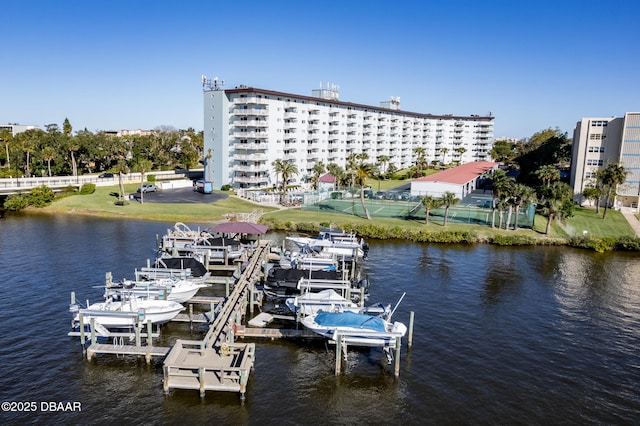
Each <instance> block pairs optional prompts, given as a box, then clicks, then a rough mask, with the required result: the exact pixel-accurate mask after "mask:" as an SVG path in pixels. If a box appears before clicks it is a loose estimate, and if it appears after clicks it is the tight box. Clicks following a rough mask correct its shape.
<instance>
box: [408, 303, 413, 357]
mask: <svg viewBox="0 0 640 426" xmlns="http://www.w3.org/2000/svg"><path fill="white" fill-rule="evenodd" d="M413 318H414V312H413V311H411V313H410V314H409V337H408V338H407V348H408V349H409V348H411V345H412V344H413Z"/></svg>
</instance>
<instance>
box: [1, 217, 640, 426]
mask: <svg viewBox="0 0 640 426" xmlns="http://www.w3.org/2000/svg"><path fill="white" fill-rule="evenodd" d="M172 225H173V224H170V223H159V222H144V221H134V220H111V219H99V218H92V217H75V216H68V215H65V216H59V217H55V216H6V217H3V218H2V219H0V271H1V279H0V306H1V309H0V324H1V329H2V332H1V333H0V402H10V403H13V404H11V405H12V407H10V408H16V409H18V408H19V409H21V410H22V412H17V411H5V407H6V406H5V405H4V404H3V412H2V413H0V422H1V423H2V424H25V423H28V424H54V423H64V424H87V425H91V424H107V423H111V422H113V421H122V422H128V423H134V422H135V423H143V424H179V423H183V424H184V422H186V421H188V422H189V423H191V424H204V423H214V422H215V423H217V424H228V425H236V424H238V425H244V424H247V425H267V424H279V425H282V424H284V425H302V424H331V425H333V424H335V425H353V424H367V425H382V424H398V423H403V424H406V425H413V424H421V425H422V424H437V425H441V424H479V423H480V424H580V425H584V424H629V425H631V424H638V423H640V283H639V281H638V277H639V276H640V257H639V256H638V255H637V254H635V253H633V254H629V253H605V254H598V253H594V252H590V251H582V250H574V249H570V248H566V247H531V248H529V247H527V248H501V247H495V246H491V245H470V246H459V245H434V244H413V243H408V242H399V241H392V242H390V241H369V243H370V245H371V251H370V256H369V260H368V261H367V262H366V264H365V266H364V273H365V274H366V275H367V276H368V278H369V280H370V282H371V296H370V301H371V302H385V303H392V304H394V303H395V302H396V301H397V300H398V299H399V298H400V296H401V295H402V293H403V292H406V293H407V295H406V297H405V298H404V300H403V301H402V303H401V304H400V306H399V307H398V309H397V311H396V312H395V314H394V319H395V320H396V321H403V322H406V323H408V321H409V315H410V312H414V313H415V330H414V336H413V346H412V347H411V348H410V349H408V348H407V347H406V339H405V341H404V342H403V348H402V354H401V361H400V375H399V377H398V378H397V379H396V378H395V377H394V374H393V365H387V363H386V360H385V358H384V356H383V354H382V353H381V352H380V351H379V350H377V349H372V350H359V351H358V350H353V351H350V352H349V360H348V362H347V365H346V366H343V368H344V371H343V373H342V374H340V375H339V376H337V377H336V376H335V373H334V350H333V348H331V347H330V348H329V349H327V348H326V347H325V346H324V345H323V344H308V343H298V342H287V341H260V340H258V341H256V344H257V349H256V363H255V371H254V372H253V373H252V375H251V377H250V380H249V386H248V390H247V394H246V397H247V399H246V400H245V401H244V402H241V401H240V399H239V396H238V394H235V393H223V392H221V393H216V392H207V394H206V396H205V397H204V398H200V396H199V394H198V392H197V391H186V390H184V391H182V390H176V391H171V393H170V394H169V395H167V396H165V395H164V392H163V389H162V377H163V376H162V363H161V361H159V360H155V361H153V362H152V363H151V364H150V365H147V364H146V363H145V361H144V358H142V359H136V358H134V357H116V356H110V355H100V356H98V357H97V360H94V361H92V362H87V361H86V360H85V359H83V356H82V350H81V346H80V344H79V341H78V339H77V338H71V337H68V336H67V332H68V331H69V329H70V322H71V314H70V313H69V312H68V305H69V299H70V292H71V291H75V292H76V295H77V298H78V300H79V301H84V300H86V299H89V300H90V301H97V300H98V299H99V298H100V296H101V290H100V289H99V288H96V287H99V286H101V285H103V283H104V275H105V272H108V271H110V272H112V273H113V276H114V278H115V279H120V278H125V277H126V278H130V277H132V276H133V271H134V269H135V268H139V267H141V266H144V265H145V263H146V259H149V258H152V257H153V256H154V248H155V244H156V236H158V235H160V236H161V235H162V234H164V233H165V232H166V230H167V229H168V228H170V227H172ZM189 225H190V226H194V227H196V226H201V227H206V226H207V225H206V224H189ZM269 238H271V239H273V240H274V242H275V243H278V242H279V241H280V240H281V238H282V234H269ZM203 330H204V327H202V326H200V327H195V328H194V329H193V330H190V329H189V326H188V325H186V324H169V325H168V326H166V327H165V328H164V329H163V330H162V336H161V338H160V340H159V342H158V344H160V345H167V346H168V345H169V344H171V342H172V341H175V339H176V338H194V339H195V338H199V337H201V335H202V333H203ZM52 402H53V403H56V404H54V405H52V404H50V403H52ZM19 403H22V405H21V404H19ZM27 403H28V404H29V405H27ZM60 403H63V405H62V406H61V405H60ZM67 403H71V404H67ZM25 407H30V408H32V409H33V410H32V411H28V412H25V411H24V410H25ZM78 407H80V409H81V411H78ZM61 409H67V411H63V410H61ZM72 409H75V411H72Z"/></svg>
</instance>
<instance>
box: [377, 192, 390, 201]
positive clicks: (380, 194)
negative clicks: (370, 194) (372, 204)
mask: <svg viewBox="0 0 640 426" xmlns="http://www.w3.org/2000/svg"><path fill="white" fill-rule="evenodd" d="M386 195H387V193H386V192H384V191H378V192H376V198H377V199H379V200H384V198H385V197H386Z"/></svg>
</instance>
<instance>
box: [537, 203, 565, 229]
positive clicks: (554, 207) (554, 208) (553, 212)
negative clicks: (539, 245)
mask: <svg viewBox="0 0 640 426" xmlns="http://www.w3.org/2000/svg"><path fill="white" fill-rule="evenodd" d="M561 207H562V202H561V201H560V200H553V199H550V200H547V203H546V205H545V207H544V208H543V213H542V214H543V215H546V216H547V228H546V230H545V232H544V234H545V235H549V232H551V222H553V219H554V218H555V217H556V216H557V215H558V213H560V209H561Z"/></svg>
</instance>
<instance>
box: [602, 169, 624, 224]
mask: <svg viewBox="0 0 640 426" xmlns="http://www.w3.org/2000/svg"><path fill="white" fill-rule="evenodd" d="M627 173H629V172H628V171H627V170H626V169H625V168H624V167H623V166H621V165H619V164H609V165H607V166H606V167H605V168H604V169H602V170H600V171H598V174H597V176H598V178H599V179H600V180H601V181H602V184H603V186H605V187H607V192H606V200H605V203H604V213H603V214H602V218H603V219H604V218H605V217H606V216H607V208H608V207H609V202H610V198H611V195H613V197H614V199H615V196H616V189H617V187H618V185H621V184H623V183H624V181H625V180H626V179H627Z"/></svg>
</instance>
